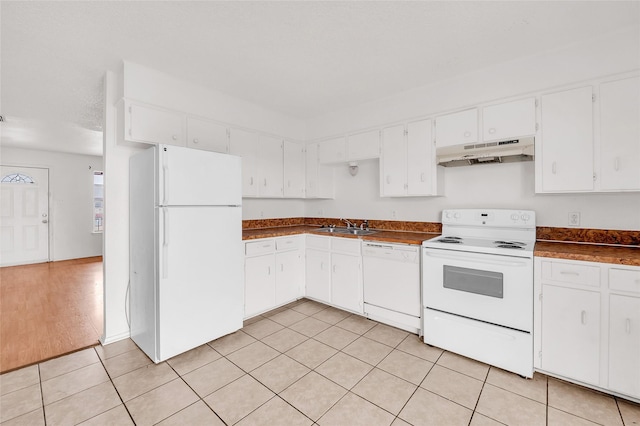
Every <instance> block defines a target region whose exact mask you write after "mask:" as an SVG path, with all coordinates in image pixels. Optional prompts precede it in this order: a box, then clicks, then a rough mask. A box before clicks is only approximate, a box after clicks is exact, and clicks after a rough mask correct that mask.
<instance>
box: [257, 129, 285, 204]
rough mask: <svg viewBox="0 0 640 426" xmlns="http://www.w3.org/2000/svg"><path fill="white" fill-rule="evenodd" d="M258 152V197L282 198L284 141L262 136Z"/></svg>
mask: <svg viewBox="0 0 640 426" xmlns="http://www.w3.org/2000/svg"><path fill="white" fill-rule="evenodd" d="M257 152H258V159H257V161H258V197H263V198H281V197H282V196H283V186H282V184H283V180H284V171H283V168H284V159H283V153H282V139H279V138H276V137H273V136H267V135H260V136H259V137H258V150H257Z"/></svg>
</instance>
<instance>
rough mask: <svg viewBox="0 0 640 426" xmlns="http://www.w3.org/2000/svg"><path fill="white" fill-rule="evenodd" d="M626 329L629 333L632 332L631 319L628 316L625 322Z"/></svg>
mask: <svg viewBox="0 0 640 426" xmlns="http://www.w3.org/2000/svg"><path fill="white" fill-rule="evenodd" d="M624 331H625V332H626V333H627V334H631V319H630V318H627V320H626V321H625V322H624Z"/></svg>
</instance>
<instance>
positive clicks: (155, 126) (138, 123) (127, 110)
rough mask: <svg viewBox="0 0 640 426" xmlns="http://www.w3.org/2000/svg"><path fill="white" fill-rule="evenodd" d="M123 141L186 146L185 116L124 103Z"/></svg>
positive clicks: (160, 109) (127, 102)
mask: <svg viewBox="0 0 640 426" xmlns="http://www.w3.org/2000/svg"><path fill="white" fill-rule="evenodd" d="M124 133H125V134H124V139H125V140H128V141H132V142H144V143H153V144H166V145H176V146H186V142H185V114H181V113H178V112H175V111H170V110H166V109H162V108H156V107H151V106H147V105H139V104H136V103H133V102H129V101H127V100H125V101H124Z"/></svg>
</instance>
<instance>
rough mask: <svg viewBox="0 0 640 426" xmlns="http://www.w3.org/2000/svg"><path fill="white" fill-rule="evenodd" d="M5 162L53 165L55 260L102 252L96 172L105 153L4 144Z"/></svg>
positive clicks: (51, 217) (52, 245) (51, 208)
mask: <svg viewBox="0 0 640 426" xmlns="http://www.w3.org/2000/svg"><path fill="white" fill-rule="evenodd" d="M0 158H1V162H2V164H3V165H15V166H36V167H43V168H48V169H49V192H50V194H51V195H50V198H49V202H50V204H49V223H50V227H51V229H50V235H51V241H50V244H49V245H50V250H51V253H50V254H51V260H66V259H76V258H82V257H90V256H101V255H102V234H94V233H93V232H92V231H93V172H94V171H99V170H102V157H99V156H93V155H78V154H66V153H60V152H51V151H40V150H32V149H21V148H10V147H2V149H0Z"/></svg>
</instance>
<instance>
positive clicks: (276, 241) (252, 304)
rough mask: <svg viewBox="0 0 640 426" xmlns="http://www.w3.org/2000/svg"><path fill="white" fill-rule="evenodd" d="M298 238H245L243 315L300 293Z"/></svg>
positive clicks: (299, 246)
mask: <svg viewBox="0 0 640 426" xmlns="http://www.w3.org/2000/svg"><path fill="white" fill-rule="evenodd" d="M302 241H303V236H292V237H279V238H265V239H259V240H253V241H247V242H245V261H244V275H245V286H244V287H245V294H244V316H245V318H249V317H252V316H255V315H258V314H260V313H262V312H266V311H268V310H271V309H273V308H275V307H277V306H280V305H283V304H285V303H288V302H292V301H294V300H296V299H299V298H301V297H303V296H304V293H303V285H304V272H303V271H304V263H303V262H304V257H303V252H302V247H303V244H302Z"/></svg>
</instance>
